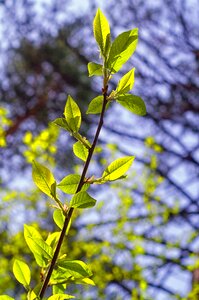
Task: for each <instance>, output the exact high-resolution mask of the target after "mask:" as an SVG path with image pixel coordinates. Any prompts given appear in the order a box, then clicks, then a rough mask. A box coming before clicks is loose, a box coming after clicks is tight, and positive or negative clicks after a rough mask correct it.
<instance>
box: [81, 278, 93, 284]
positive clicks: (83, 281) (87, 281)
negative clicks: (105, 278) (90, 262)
mask: <svg viewBox="0 0 199 300" xmlns="http://www.w3.org/2000/svg"><path fill="white" fill-rule="evenodd" d="M81 283H82V284H89V285H94V286H95V282H94V281H93V280H92V279H90V278H83V279H81Z"/></svg>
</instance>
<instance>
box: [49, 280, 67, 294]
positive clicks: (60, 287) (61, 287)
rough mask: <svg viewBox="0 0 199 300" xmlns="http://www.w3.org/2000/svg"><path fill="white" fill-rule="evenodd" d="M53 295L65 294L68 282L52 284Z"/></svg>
mask: <svg viewBox="0 0 199 300" xmlns="http://www.w3.org/2000/svg"><path fill="white" fill-rule="evenodd" d="M52 290H53V295H56V294H64V293H65V290H66V284H61V283H60V284H56V285H53V286H52Z"/></svg>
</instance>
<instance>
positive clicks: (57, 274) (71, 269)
mask: <svg viewBox="0 0 199 300" xmlns="http://www.w3.org/2000/svg"><path fill="white" fill-rule="evenodd" d="M91 275H92V272H91V270H90V268H89V267H88V266H87V265H86V264H85V263H84V262H83V261H80V260H66V259H62V260H60V261H58V262H57V268H56V269H54V270H53V274H52V277H51V280H50V284H51V285H52V284H57V283H67V282H69V281H72V282H74V281H75V280H77V279H78V280H79V279H81V280H82V279H83V278H87V277H90V276H91Z"/></svg>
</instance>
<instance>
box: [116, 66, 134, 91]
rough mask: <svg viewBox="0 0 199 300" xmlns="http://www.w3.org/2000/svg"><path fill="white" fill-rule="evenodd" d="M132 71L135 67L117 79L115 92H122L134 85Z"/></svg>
mask: <svg viewBox="0 0 199 300" xmlns="http://www.w3.org/2000/svg"><path fill="white" fill-rule="evenodd" d="M134 71H135V68H133V69H132V70H130V71H129V72H128V73H126V74H125V75H124V76H123V77H122V78H121V79H120V81H119V83H118V86H117V89H116V93H117V94H118V95H119V94H124V93H127V92H128V91H130V90H131V89H132V88H133V85H134Z"/></svg>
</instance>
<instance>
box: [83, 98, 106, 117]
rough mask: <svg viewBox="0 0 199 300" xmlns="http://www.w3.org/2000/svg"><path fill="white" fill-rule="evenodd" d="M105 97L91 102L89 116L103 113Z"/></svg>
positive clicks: (88, 110)
mask: <svg viewBox="0 0 199 300" xmlns="http://www.w3.org/2000/svg"><path fill="white" fill-rule="evenodd" d="M103 100H104V97H103V96H102V95H101V96H97V97H95V98H94V99H92V100H91V102H90V103H89V106H88V109H87V112H86V113H87V114H100V113H101V112H102V105H103Z"/></svg>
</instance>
